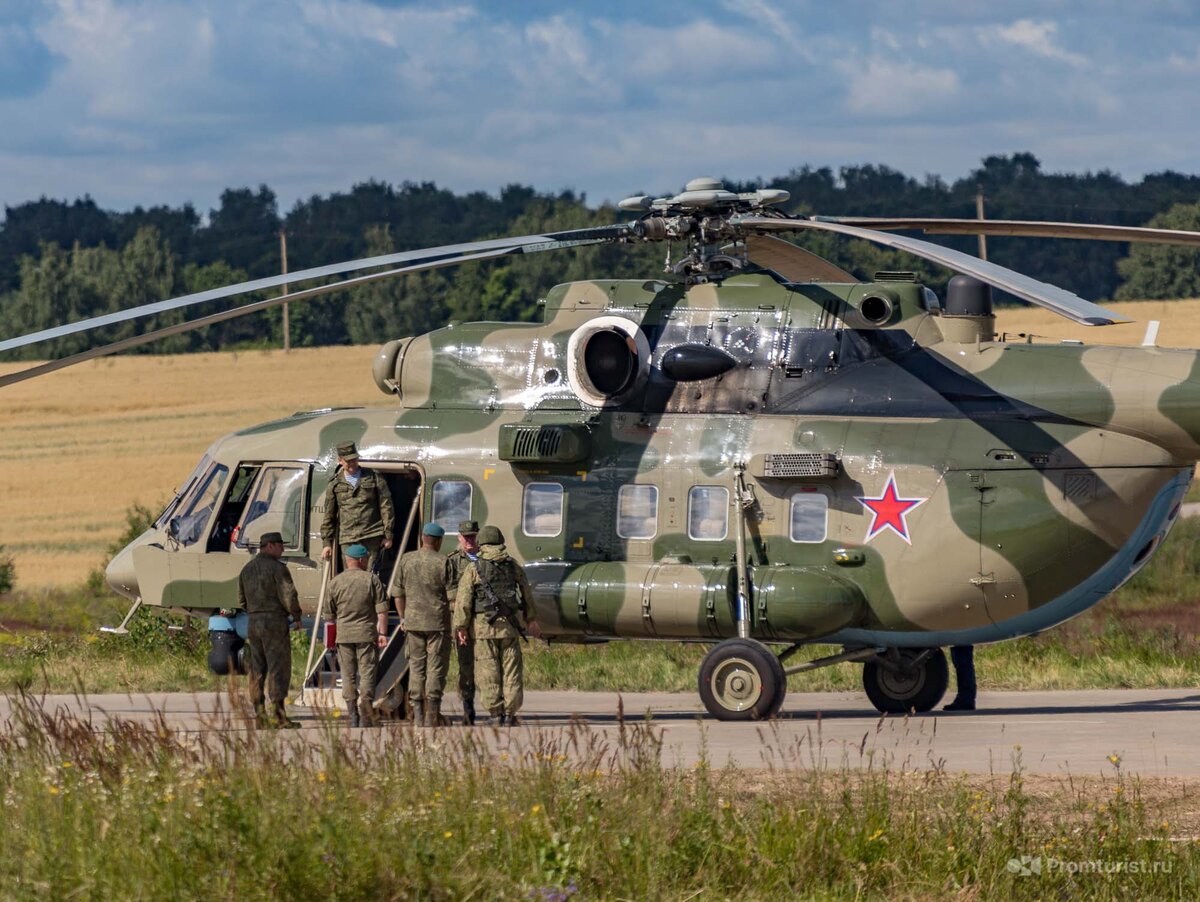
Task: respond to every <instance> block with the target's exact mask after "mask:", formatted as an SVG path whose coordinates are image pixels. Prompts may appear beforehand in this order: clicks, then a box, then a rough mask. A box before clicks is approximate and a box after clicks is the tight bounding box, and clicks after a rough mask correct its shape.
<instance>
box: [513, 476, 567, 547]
mask: <svg viewBox="0 0 1200 902" xmlns="http://www.w3.org/2000/svg"><path fill="white" fill-rule="evenodd" d="M562 522H563V487H562V486H561V485H559V484H558V483H557V482H531V483H529V485H527V486H525V499H524V501H523V503H522V505H521V529H522V530H523V531H524V532H525V535H527V536H547V537H548V536H556V535H558V534H559V533H560V532H562Z"/></svg>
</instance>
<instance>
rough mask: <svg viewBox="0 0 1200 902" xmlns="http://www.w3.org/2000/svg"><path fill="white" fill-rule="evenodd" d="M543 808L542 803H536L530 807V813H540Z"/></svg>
mask: <svg viewBox="0 0 1200 902" xmlns="http://www.w3.org/2000/svg"><path fill="white" fill-rule="evenodd" d="M541 810H542V806H541V805H534V806H533V807H532V808H530V809H529V813H530V814H537V813H538V812H539V811H541Z"/></svg>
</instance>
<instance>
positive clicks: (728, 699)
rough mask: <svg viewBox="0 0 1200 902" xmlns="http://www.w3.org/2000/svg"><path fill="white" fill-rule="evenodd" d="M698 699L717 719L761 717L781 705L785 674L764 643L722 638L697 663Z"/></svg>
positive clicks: (757, 718)
mask: <svg viewBox="0 0 1200 902" xmlns="http://www.w3.org/2000/svg"><path fill="white" fill-rule="evenodd" d="M698 682H699V689H700V700H701V701H702V702H704V707H705V709H707V711H708V713H709V714H711V715H712V716H713V717H715V718H716V719H717V720H763V719H765V718H768V717H774V716H775V715H776V714H778V713H779V709H780V707H782V705H783V697H784V695H785V694H786V692H787V677H786V676H785V675H784V672H783V665H782V664H780V663H779V658H777V657H776V656H775V654H774V652H772V651H771V650H770V649H769V648H767V646H765V645H763V644H762V643H761V642H758V641H756V640H754V639H726V640H725V641H724V642H721V643H719V644H718V645H716V646H715V647H714V648H713V649H712V651H710V652H709V653H708V654H707V655H706V656H705V658H704V661H703V662H702V663H701V665H700V678H699V681H698Z"/></svg>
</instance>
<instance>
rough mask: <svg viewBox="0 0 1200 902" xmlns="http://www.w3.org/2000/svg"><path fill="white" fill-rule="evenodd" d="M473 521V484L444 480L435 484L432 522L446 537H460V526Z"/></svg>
mask: <svg viewBox="0 0 1200 902" xmlns="http://www.w3.org/2000/svg"><path fill="white" fill-rule="evenodd" d="M470 519H471V483H469V482H466V481H459V480H450V479H442V480H439V481H438V482H435V483H434V484H433V517H432V520H433V522H434V523H436V524H437V525H438V526H440V527H442V529H444V530H446V535H448V536H451V535H453V536H456V535H458V524H459V523H461V522H462V521H463V520H470Z"/></svg>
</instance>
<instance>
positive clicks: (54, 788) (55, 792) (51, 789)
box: [50, 786, 58, 796]
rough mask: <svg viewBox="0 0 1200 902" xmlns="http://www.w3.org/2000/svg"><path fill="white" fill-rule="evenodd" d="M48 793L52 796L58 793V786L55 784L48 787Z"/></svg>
mask: <svg viewBox="0 0 1200 902" xmlns="http://www.w3.org/2000/svg"><path fill="white" fill-rule="evenodd" d="M50 795H52V796H56V795H58V787H57V786H51V787H50Z"/></svg>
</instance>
